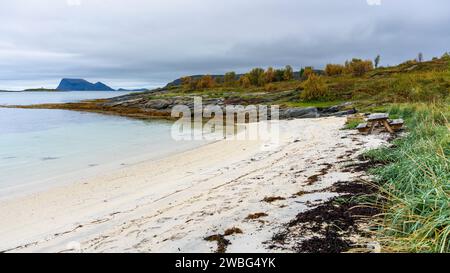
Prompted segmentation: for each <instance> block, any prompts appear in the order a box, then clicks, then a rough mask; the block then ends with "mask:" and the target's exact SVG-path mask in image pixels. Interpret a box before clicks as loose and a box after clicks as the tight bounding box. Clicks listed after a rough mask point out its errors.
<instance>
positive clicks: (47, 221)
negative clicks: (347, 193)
mask: <svg viewBox="0 0 450 273" xmlns="http://www.w3.org/2000/svg"><path fill="white" fill-rule="evenodd" d="M344 123H345V118H337V117H331V118H320V119H298V120H289V121H281V143H280V145H279V146H278V147H277V148H276V149H273V150H269V151H267V150H265V149H263V147H264V144H263V143H261V142H258V141H220V142H215V143H212V144H208V145H205V146H202V147H200V148H196V149H194V150H190V151H187V152H183V153H180V154H176V155H172V156H169V157H166V158H163V159H159V160H152V161H148V162H142V163H139V164H136V165H133V166H127V167H125V168H122V169H120V170H117V171H115V172H112V173H108V174H102V175H98V176H96V177H95V178H90V179H87V180H82V181H78V182H76V183H72V184H70V185H64V186H60V187H54V188H52V189H50V190H46V191H44V192H38V193H34V194H31V195H27V196H24V197H18V198H14V199H11V200H6V201H2V202H0V251H2V252H157V253H159V252H215V251H217V248H218V244H217V242H216V241H214V240H210V241H207V240H205V238H206V237H208V236H212V235H222V236H226V235H224V233H225V231H226V230H227V229H230V228H237V229H239V230H240V232H242V233H240V232H239V233H236V234H231V235H228V236H226V239H227V240H228V241H229V242H230V244H229V245H228V247H227V249H226V251H227V252H271V251H274V252H280V251H286V252H290V250H289V249H285V250H280V249H270V247H269V245H270V243H268V242H269V241H270V240H271V238H272V236H273V235H274V234H275V233H276V232H277V231H278V230H279V229H280V227H281V226H282V225H283V224H285V223H286V222H289V221H290V220H291V219H292V218H293V217H295V216H296V215H297V214H298V213H299V212H301V211H305V210H307V209H308V208H310V207H311V204H318V203H320V202H324V201H326V200H328V199H329V198H332V197H334V196H336V193H333V192H330V191H327V190H326V189H327V188H329V187H330V186H332V185H333V184H334V183H337V182H340V181H349V180H352V179H356V178H357V177H360V176H361V173H352V172H343V171H342V170H341V169H342V166H344V165H345V164H346V163H345V162H348V161H349V160H351V159H352V158H356V157H357V156H358V155H359V154H360V153H362V151H364V150H367V149H370V148H375V147H378V146H380V145H382V144H383V143H385V141H384V140H383V139H382V137H381V136H380V135H372V136H363V135H359V134H357V133H356V132H355V131H351V130H342V128H343V126H344ZM324 166H328V168H327V172H326V173H323V172H322V175H321V176H320V177H318V179H316V181H311V179H309V178H310V177H311V176H314V175H317V174H318V173H320V172H321V170H323V168H324ZM299 192H306V193H308V192H309V194H303V195H296V194H297V193H299ZM251 215H253V216H254V215H258V216H257V217H249V216H251Z"/></svg>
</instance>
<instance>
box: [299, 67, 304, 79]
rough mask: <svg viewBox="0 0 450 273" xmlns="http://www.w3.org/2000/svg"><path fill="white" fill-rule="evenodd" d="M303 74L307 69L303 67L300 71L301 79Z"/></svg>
mask: <svg viewBox="0 0 450 273" xmlns="http://www.w3.org/2000/svg"><path fill="white" fill-rule="evenodd" d="M303 74H305V69H304V68H303V67H302V69H300V72H299V75H300V79H302V78H303Z"/></svg>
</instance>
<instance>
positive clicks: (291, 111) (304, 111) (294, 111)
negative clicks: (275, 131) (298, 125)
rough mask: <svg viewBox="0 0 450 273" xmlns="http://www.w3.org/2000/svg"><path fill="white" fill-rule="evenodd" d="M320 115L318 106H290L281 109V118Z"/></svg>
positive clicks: (316, 116)
mask: <svg viewBox="0 0 450 273" xmlns="http://www.w3.org/2000/svg"><path fill="white" fill-rule="evenodd" d="M318 117H320V114H319V110H317V108H316V107H308V108H288V109H286V110H281V111H280V118H281V119H293V118H318Z"/></svg>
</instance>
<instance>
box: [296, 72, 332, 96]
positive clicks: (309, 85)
mask: <svg viewBox="0 0 450 273" xmlns="http://www.w3.org/2000/svg"><path fill="white" fill-rule="evenodd" d="M300 97H301V98H302V99H303V100H306V101H318V100H324V99H326V98H327V86H326V84H325V81H324V80H323V78H322V77H321V76H318V75H316V74H314V73H313V74H311V75H310V76H309V78H308V80H306V82H305V83H304V84H303V91H302V93H301V95H300Z"/></svg>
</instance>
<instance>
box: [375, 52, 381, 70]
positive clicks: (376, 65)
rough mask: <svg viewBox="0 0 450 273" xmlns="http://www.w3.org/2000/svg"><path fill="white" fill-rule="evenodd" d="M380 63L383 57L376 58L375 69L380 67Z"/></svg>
mask: <svg viewBox="0 0 450 273" xmlns="http://www.w3.org/2000/svg"><path fill="white" fill-rule="evenodd" d="M380 61H381V56H380V55H377V57H376V58H375V68H378V66H379V65H380Z"/></svg>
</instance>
